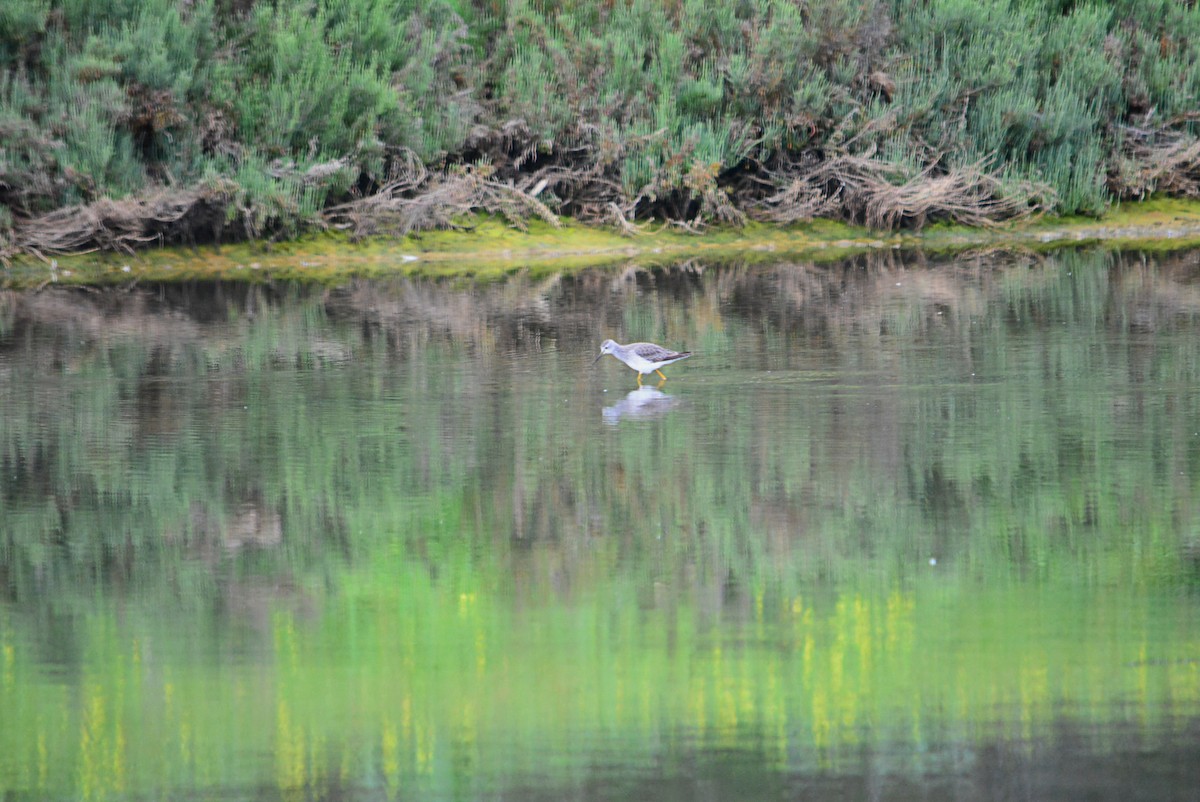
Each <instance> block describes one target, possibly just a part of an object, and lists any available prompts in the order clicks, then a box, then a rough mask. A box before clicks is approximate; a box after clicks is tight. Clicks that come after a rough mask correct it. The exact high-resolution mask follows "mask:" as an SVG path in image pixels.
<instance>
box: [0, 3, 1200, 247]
mask: <svg viewBox="0 0 1200 802" xmlns="http://www.w3.org/2000/svg"><path fill="white" fill-rule="evenodd" d="M1198 88H1200V8H1197V7H1196V6H1195V4H1194V3H1190V2H1186V1H1185V0H1113V1H1112V2H1074V0H923V2H915V3H914V2H907V1H903V2H902V0H792V1H791V2H786V1H785V0H740V1H739V2H731V3H722V4H716V5H714V4H711V3H704V2H700V1H699V0H671V1H670V2H664V1H663V0H616V1H615V2H558V3H550V2H541V1H539V0H511V2H507V3H500V2H498V1H497V0H453V1H451V0H276V1H275V2H248V0H191V1H188V2H184V0H146V2H132V0H98V2H84V0H5V2H4V3H3V4H2V7H0V249H2V248H4V247H5V246H4V242H5V240H7V241H8V242H9V246H8V247H13V246H17V247H26V248H38V247H41V248H44V249H47V250H70V249H75V248H79V247H87V246H89V245H101V246H110V247H128V246H129V245H131V244H134V243H136V242H138V241H140V240H149V239H155V238H161V237H167V238H174V239H181V240H184V241H188V240H194V239H197V238H199V239H210V238H220V237H231V236H250V237H259V236H267V235H279V234H284V235H286V234H288V233H291V232H294V231H296V230H298V229H299V228H301V227H303V226H306V225H310V224H313V223H317V222H322V221H323V222H325V223H326V224H330V223H332V224H338V225H344V226H347V227H353V228H355V229H356V230H359V231H370V230H375V229H377V228H379V227H380V226H381V222H380V221H381V220H382V221H383V223H382V226H383V227H391V228H399V229H402V230H405V231H407V230H411V229H413V228H420V227H422V226H428V225H445V224H447V221H449V220H451V219H453V218H454V215H455V214H458V213H461V212H463V211H468V210H471V209H480V208H483V209H489V210H491V211H501V212H503V213H505V214H509V213H510V212H512V213H513V214H512V215H511V216H514V217H519V215H520V214H540V215H542V216H546V215H547V214H551V213H553V214H568V215H573V216H578V217H582V218H585V219H591V220H608V221H610V222H612V223H614V224H616V225H619V226H621V227H623V228H626V229H630V228H631V227H632V224H633V222H634V221H637V220H644V219H649V218H659V219H669V220H672V221H676V222H680V223H683V224H685V225H690V226H696V225H701V224H703V223H706V222H711V221H726V222H738V221H741V220H743V219H744V218H745V217H746V216H747V215H749V216H754V217H758V218H761V219H767V220H775V221H782V222H787V221H791V220H797V219H803V218H806V217H810V216H813V215H835V216H842V217H847V218H850V219H854V220H857V221H860V222H866V223H868V224H871V225H876V226H881V227H893V226H900V225H921V224H923V223H924V222H925V221H926V220H928V219H936V218H946V217H948V218H952V219H956V220H960V221H964V222H976V223H978V222H985V221H988V220H992V219H997V218H1002V217H1008V216H1015V215H1021V214H1025V213H1028V212H1030V211H1034V210H1040V209H1050V210H1054V211H1058V212H1064V213H1086V214H1095V213H1099V212H1101V211H1102V210H1103V209H1104V208H1105V206H1106V205H1107V204H1108V203H1110V202H1111V201H1112V200H1113V199H1115V198H1122V197H1136V196H1141V195H1144V194H1147V193H1150V192H1155V191H1167V192H1172V193H1176V194H1200V146H1198V144H1197V138H1196V134H1197V130H1196V128H1197V120H1198V117H1200V106H1198V104H1197V98H1198V96H1200V93H1198V91H1197V90H1198ZM164 190H169V191H171V192H174V193H179V197H181V198H185V199H186V202H185V203H182V204H178V203H177V204H175V205H173V206H172V207H171V209H170V210H167V211H163V210H162V209H160V208H158V207H154V205H153V204H150V207H152V208H151V211H150V212H148V211H147V208H148V207H147V204H145V203H141V204H132V205H130V206H128V207H124V206H113V205H112V202H113V201H118V202H119V201H121V200H122V199H130V198H138V199H142V200H144V199H145V198H147V197H150V196H154V197H161V193H162V192H163V191H164ZM156 193H160V194H156ZM518 196H519V197H520V198H521V202H519V203H516V204H515V206H514V205H513V200H512V199H513V198H514V197H518ZM499 199H503V200H499ZM101 200H105V201H108V202H109V206H107V207H105V211H103V212H102V213H97V214H92V215H83V214H78V213H72V214H68V215H61V214H60V215H59V216H58V217H56V218H52V221H51V224H50V225H45V224H43V225H41V226H34V227H33V228H27V227H26V225H25V224H26V223H27V222H28V221H32V220H36V219H38V218H39V217H40V216H43V215H45V214H47V213H50V212H54V211H56V210H62V209H64V208H69V207H74V206H76V205H86V204H95V203H96V202H98V201H101ZM360 204H365V205H360ZM505 204H507V205H505ZM333 208H336V209H337V210H338V212H337V213H335V214H330V210H331V209H333ZM72 220H74V221H76V222H75V223H74V224H71V222H70V221H72ZM64 231H65V232H66V234H67V235H66V236H51V234H50V232H59V233H60V234H62V232H64ZM114 231H117V232H118V233H117V234H113V232H114Z"/></svg>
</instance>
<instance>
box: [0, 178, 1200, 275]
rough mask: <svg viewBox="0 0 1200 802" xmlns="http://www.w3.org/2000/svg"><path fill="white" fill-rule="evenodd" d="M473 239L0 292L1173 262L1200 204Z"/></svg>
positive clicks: (245, 245) (216, 261)
mask: <svg viewBox="0 0 1200 802" xmlns="http://www.w3.org/2000/svg"><path fill="white" fill-rule="evenodd" d="M464 229H465V230H446V231H433V232H424V233H422V234H420V235H410V236H408V237H404V238H401V239H396V238H391V237H383V236H380V237H373V238H370V239H366V240H363V241H361V242H351V241H350V240H349V239H348V238H347V237H345V236H344V235H341V234H337V233H322V234H317V235H309V236H305V237H301V238H298V239H295V240H289V241H286V242H279V243H266V242H261V241H260V242H242V243H237V244H233V245H224V246H199V247H196V248H186V247H169V248H149V249H146V250H142V251H138V252H136V253H134V254H132V255H127V254H118V253H89V254H80V255H69V256H59V257H56V258H54V259H50V260H40V259H36V258H34V257H29V256H27V257H21V258H19V259H17V260H15V261H14V262H13V263H12V264H10V265H8V266H6V267H4V268H3V270H2V272H0V287H3V288H4V289H15V290H20V289H41V288H43V287H45V286H48V285H51V284H58V285H66V286H105V285H114V284H115V285H120V284H127V283H130V282H140V281H152V282H180V281H196V280H207V281H220V280H228V281H270V280H288V281H303V282H311V283H324V284H334V283H339V282H342V281H348V280H350V279H354V278H382V277H394V276H411V277H459V278H473V279H485V280H486V279H489V278H499V277H502V276H505V275H509V274H512V273H515V272H519V271H529V272H533V273H535V274H551V273H557V272H561V271H565V270H578V269H583V268H588V267H603V266H606V265H613V264H635V265H640V266H646V267H652V266H655V265H662V264H668V263H677V262H682V261H687V260H689V259H703V260H707V261H712V262H731V261H736V262H743V263H745V262H763V261H779V260H784V259H806V260H810V261H835V260H837V259H842V258H846V257H849V256H854V255H858V254H862V253H869V252H873V251H880V250H901V251H911V252H922V253H928V254H936V255H951V254H954V253H958V252H965V251H971V250H976V249H979V248H989V249H993V248H1001V249H1024V250H1030V251H1045V250H1055V249H1058V248H1063V247H1076V246H1081V245H1089V244H1096V245H1102V246H1106V247H1113V248H1121V249H1149V250H1162V251H1173V250H1180V249H1185V248H1189V247H1196V246H1200V202H1198V201H1186V200H1177V199H1154V200H1149V201H1141V202H1138V203H1126V204H1123V205H1119V206H1114V207H1113V209H1111V210H1110V211H1109V213H1108V214H1106V215H1105V216H1104V217H1103V218H1078V217H1075V218H1041V219H1039V220H1033V221H1023V222H1019V223H1010V224H1005V225H998V226H995V227H991V228H968V227H964V226H949V225H934V226H930V227H928V228H926V229H924V230H922V231H920V232H875V231H871V230H869V229H866V228H862V227H857V226H850V225H847V224H844V223H839V222H835V221H830V220H820V219H818V220H813V221H812V222H809V223H804V224H797V225H793V226H787V227H779V226H771V225H765V224H757V223H755V224H750V225H747V226H745V227H743V228H737V229H734V228H719V229H717V228H714V229H712V230H710V231H708V232H706V233H703V234H693V233H688V232H684V231H681V230H679V229H677V228H675V229H673V228H671V227H669V226H667V225H664V224H651V225H645V226H643V227H642V231H643V233H641V234H638V235H635V236H632V237H630V236H623V235H621V234H619V233H618V232H617V231H615V230H613V229H606V228H598V227H592V226H587V225H583V224H580V223H576V222H571V221H564V223H563V224H562V225H561V226H559V227H553V226H551V225H550V224H548V223H544V222H541V221H535V222H533V223H531V224H530V225H529V230H528V231H520V230H518V229H515V228H512V227H511V226H509V225H507V224H505V223H503V222H500V221H497V220H494V219H481V218H477V219H476V220H474V221H468V222H464Z"/></svg>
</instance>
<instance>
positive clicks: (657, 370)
mask: <svg viewBox="0 0 1200 802" xmlns="http://www.w3.org/2000/svg"><path fill="white" fill-rule="evenodd" d="M654 372H655V373H657V374H658V375H659V376H662V380H663V381H666V380H667V377H666V376H665V375H664V374H663V372H662V371H661V370H659V369H658V368H655V369H654Z"/></svg>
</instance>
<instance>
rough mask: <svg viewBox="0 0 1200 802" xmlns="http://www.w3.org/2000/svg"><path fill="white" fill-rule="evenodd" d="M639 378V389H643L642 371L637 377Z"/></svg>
mask: <svg viewBox="0 0 1200 802" xmlns="http://www.w3.org/2000/svg"><path fill="white" fill-rule="evenodd" d="M637 377H638V387H641V386H642V374H641V371H639V372H638V375H637Z"/></svg>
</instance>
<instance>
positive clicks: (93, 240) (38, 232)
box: [11, 183, 234, 254]
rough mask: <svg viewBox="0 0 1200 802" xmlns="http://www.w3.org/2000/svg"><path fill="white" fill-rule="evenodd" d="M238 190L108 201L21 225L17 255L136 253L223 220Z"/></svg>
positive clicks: (226, 187)
mask: <svg viewBox="0 0 1200 802" xmlns="http://www.w3.org/2000/svg"><path fill="white" fill-rule="evenodd" d="M233 195H234V188H233V187H232V185H230V184H227V183H219V184H215V185H211V186H207V187H200V188H194V189H189V190H178V189H160V190H158V191H156V192H154V193H153V194H151V195H147V196H145V197H141V198H127V199H123V200H108V199H103V200H99V201H96V202H94V203H89V204H84V205H80V206H70V207H67V208H63V209H59V210H57V211H53V212H50V213H49V214H45V215H42V216H41V217H35V218H33V219H31V220H25V221H21V222H19V223H18V224H17V226H16V229H15V231H14V236H13V239H12V245H11V247H12V249H13V250H14V251H22V252H25V253H33V254H65V253H80V252H86V251H94V250H114V251H125V252H127V253H132V252H133V250H134V248H135V247H138V246H142V245H145V244H146V243H149V242H155V241H161V240H162V239H163V238H164V237H167V236H177V235H178V234H179V233H180V232H181V231H184V230H190V229H191V228H196V227H200V226H208V225H210V224H211V221H212V220H213V219H217V220H223V219H224V213H225V208H226V206H227V205H228V204H229V202H230V201H231V200H232V198H233Z"/></svg>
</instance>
